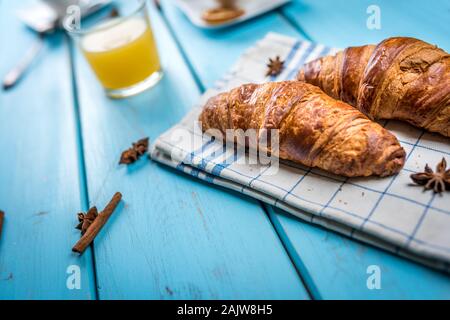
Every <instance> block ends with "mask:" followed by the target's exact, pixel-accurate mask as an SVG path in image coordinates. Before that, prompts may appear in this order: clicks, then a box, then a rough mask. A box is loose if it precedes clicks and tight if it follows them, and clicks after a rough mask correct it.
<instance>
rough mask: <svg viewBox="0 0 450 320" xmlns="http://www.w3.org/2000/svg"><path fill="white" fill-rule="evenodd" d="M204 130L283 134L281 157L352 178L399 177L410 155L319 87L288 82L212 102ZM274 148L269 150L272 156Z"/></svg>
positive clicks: (255, 86)
mask: <svg viewBox="0 0 450 320" xmlns="http://www.w3.org/2000/svg"><path fill="white" fill-rule="evenodd" d="M199 121H200V122H201V123H202V130H203V131H206V130H209V129H216V130H219V131H220V132H221V133H222V135H223V136H226V130H227V129H242V130H244V131H245V130H247V129H257V132H258V134H257V136H258V138H260V137H261V136H260V135H259V133H261V132H262V131H263V130H261V129H267V130H270V129H278V130H279V131H278V136H279V143H278V146H279V150H278V153H277V154H278V156H279V157H280V158H282V159H286V160H291V161H294V162H297V163H300V164H303V165H306V166H310V167H318V168H320V169H323V170H326V171H329V172H332V173H335V174H338V175H343V176H346V177H355V176H370V175H379V176H387V175H392V174H394V173H397V172H399V171H400V169H401V168H402V166H403V164H404V162H405V151H404V150H403V148H402V147H401V146H400V144H399V142H398V141H397V138H396V137H395V136H394V135H393V134H391V133H390V132H389V131H387V130H386V129H384V128H383V127H382V126H380V125H379V124H378V123H375V122H372V121H371V120H369V119H368V118H367V117H366V116H365V115H364V114H362V113H361V112H359V111H358V110H356V109H355V108H353V107H351V106H350V105H348V104H346V103H344V102H342V101H338V100H335V99H333V98H331V97H329V96H328V95H326V94H325V93H324V92H323V91H322V90H320V89H319V88H318V87H316V86H313V85H310V84H307V83H303V82H299V81H284V82H270V83H265V84H246V85H242V86H240V87H238V88H235V89H233V90H231V91H229V92H225V93H221V94H219V95H217V96H215V97H212V98H210V99H209V100H208V101H207V103H206V105H205V106H204V108H203V111H202V113H201V114H200V117H199ZM270 148H271V146H268V148H267V149H268V150H267V151H269V152H274V150H270Z"/></svg>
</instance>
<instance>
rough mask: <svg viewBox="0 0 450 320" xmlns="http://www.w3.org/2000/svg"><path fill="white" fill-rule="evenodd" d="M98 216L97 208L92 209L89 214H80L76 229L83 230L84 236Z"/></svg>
mask: <svg viewBox="0 0 450 320" xmlns="http://www.w3.org/2000/svg"><path fill="white" fill-rule="evenodd" d="M97 216H98V211H97V207H92V208H90V209H89V210H88V212H87V213H82V212H80V213H79V214H78V222H79V223H78V225H77V226H76V227H75V228H77V229H78V230H81V234H84V233H85V232H86V230H87V229H88V228H89V226H90V225H91V223H92V222H94V220H95V218H97Z"/></svg>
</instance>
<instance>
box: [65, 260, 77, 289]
mask: <svg viewBox="0 0 450 320" xmlns="http://www.w3.org/2000/svg"><path fill="white" fill-rule="evenodd" d="M66 273H67V274H68V275H69V276H68V277H67V280H66V287H67V289H69V290H80V289H81V269H80V266H78V265H76V264H72V265H70V266H68V267H67V269H66Z"/></svg>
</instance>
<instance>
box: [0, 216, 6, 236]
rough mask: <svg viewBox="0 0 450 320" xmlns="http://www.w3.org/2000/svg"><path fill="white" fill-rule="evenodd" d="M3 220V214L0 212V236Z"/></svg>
mask: <svg viewBox="0 0 450 320" xmlns="http://www.w3.org/2000/svg"><path fill="white" fill-rule="evenodd" d="M4 219H5V213H4V212H3V211H2V210H0V236H1V235H2V227H3V220H4Z"/></svg>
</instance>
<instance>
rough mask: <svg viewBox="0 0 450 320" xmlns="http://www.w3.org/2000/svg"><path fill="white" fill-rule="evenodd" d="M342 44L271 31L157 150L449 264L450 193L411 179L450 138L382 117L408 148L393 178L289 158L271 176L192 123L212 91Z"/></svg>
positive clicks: (350, 231)
mask: <svg viewBox="0 0 450 320" xmlns="http://www.w3.org/2000/svg"><path fill="white" fill-rule="evenodd" d="M336 51H337V49H334V48H329V47H326V46H324V45H320V44H314V43H310V42H306V41H298V40H296V39H294V38H290V37H286V36H282V35H278V34H274V33H269V34H268V35H267V36H266V37H265V38H264V39H262V40H261V41H259V42H258V43H257V44H256V45H255V46H254V47H252V48H250V49H249V50H247V51H246V52H245V53H244V54H243V55H242V57H241V58H240V59H239V61H238V62H237V64H236V65H235V66H234V67H233V68H232V70H231V72H229V73H228V74H227V75H226V76H225V77H224V78H223V79H222V80H221V81H219V82H218V83H217V86H216V87H215V88H213V89H211V90H209V91H208V92H207V93H206V94H205V95H204V96H203V98H202V99H201V101H200V102H199V105H198V106H196V107H195V108H193V110H192V111H191V112H190V113H189V114H188V115H187V116H186V117H185V118H184V119H183V120H182V121H181V122H180V123H179V124H177V125H176V126H174V127H173V128H171V129H170V130H168V131H167V132H165V133H164V134H163V135H161V136H160V137H159V138H158V139H157V140H156V141H155V143H154V144H153V145H152V151H151V154H152V158H153V159H154V160H156V161H159V162H161V163H164V164H166V165H169V166H171V167H174V168H176V169H178V170H180V171H182V172H185V173H188V174H191V175H193V176H195V177H197V178H199V179H201V180H204V181H207V182H210V183H213V184H217V185H220V186H224V187H226V188H230V189H233V190H237V191H239V192H242V193H244V194H247V195H250V196H252V197H254V198H256V199H259V200H261V201H263V202H266V203H268V204H271V205H274V206H276V207H279V208H281V209H284V210H286V211H288V212H290V213H291V214H293V215H295V216H297V217H299V218H301V219H304V220H307V221H309V222H312V223H316V224H319V225H322V226H324V227H325V228H328V229H332V230H334V231H337V232H340V233H343V234H345V235H347V236H349V237H352V238H355V239H358V240H361V241H364V242H367V243H370V244H373V245H375V246H378V247H382V248H384V249H386V250H389V251H392V252H394V253H396V254H398V255H401V256H405V257H407V258H410V259H413V260H416V261H419V262H421V263H424V264H426V265H429V266H432V267H435V268H438V269H441V270H444V271H447V272H450V194H449V193H444V194H435V193H433V192H432V191H426V192H425V191H423V187H419V186H413V185H411V180H410V177H409V176H410V174H411V173H414V172H418V171H422V170H423V168H424V166H425V164H427V163H428V164H429V165H430V166H432V167H433V169H434V166H435V165H436V164H437V163H438V162H439V161H440V160H441V159H442V158H443V157H446V158H447V160H450V140H449V139H447V138H444V137H442V136H440V135H435V134H431V133H428V132H424V131H421V130H418V129H416V128H413V127H412V126H410V125H408V124H406V123H401V122H397V121H385V122H383V123H382V125H384V126H385V127H386V128H387V129H388V130H390V131H392V132H393V133H394V134H395V135H396V136H397V138H398V139H399V141H400V143H401V145H402V146H403V148H404V149H405V151H406V153H407V160H406V164H405V166H404V168H403V170H402V171H401V172H400V173H399V174H398V175H395V176H391V177H386V178H377V177H369V178H351V179H348V178H344V177H340V176H336V175H333V174H330V173H327V172H324V171H321V170H319V169H316V168H314V169H311V168H307V167H303V166H300V165H293V164H292V163H284V162H283V163H281V164H280V168H279V171H278V173H277V174H275V175H271V176H265V175H264V174H261V172H264V166H262V165H259V164H255V165H253V164H252V165H250V164H242V162H240V163H238V162H233V161H230V159H229V158H228V159H227V156H226V155H229V153H228V152H226V150H225V149H226V148H225V147H224V146H223V143H222V142H219V141H211V140H210V139H204V138H202V136H201V134H198V130H197V131H196V130H193V126H194V122H195V121H196V120H197V118H198V115H199V113H200V111H201V106H202V105H203V104H204V102H205V101H206V99H207V98H208V97H210V96H212V95H214V94H217V93H218V92H221V91H225V90H228V89H230V88H233V87H236V86H239V85H241V84H243V83H248V82H254V83H262V82H265V81H268V80H272V81H278V80H286V79H293V78H294V77H295V75H296V72H297V70H298V69H299V68H300V67H301V66H302V65H303V64H304V63H305V62H308V61H311V60H313V59H315V58H317V57H320V56H322V55H327V54H333V53H335V52H336ZM277 55H279V56H280V57H281V58H282V59H283V60H285V69H284V70H283V72H282V73H281V74H280V75H279V76H277V77H272V78H270V79H268V78H267V77H265V72H266V62H267V60H268V58H269V57H274V56H277ZM180 132H187V134H188V135H190V137H189V138H190V139H191V140H192V141H196V142H197V143H196V144H192V143H184V142H180V139H179V133H180ZM200 132H201V131H200ZM183 141H186V139H183ZM199 145H200V146H201V147H200V148H199V147H198V146H199ZM194 146H196V147H194ZM244 156H245V155H244ZM234 160H236V159H234ZM449 162H450V161H449Z"/></svg>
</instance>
